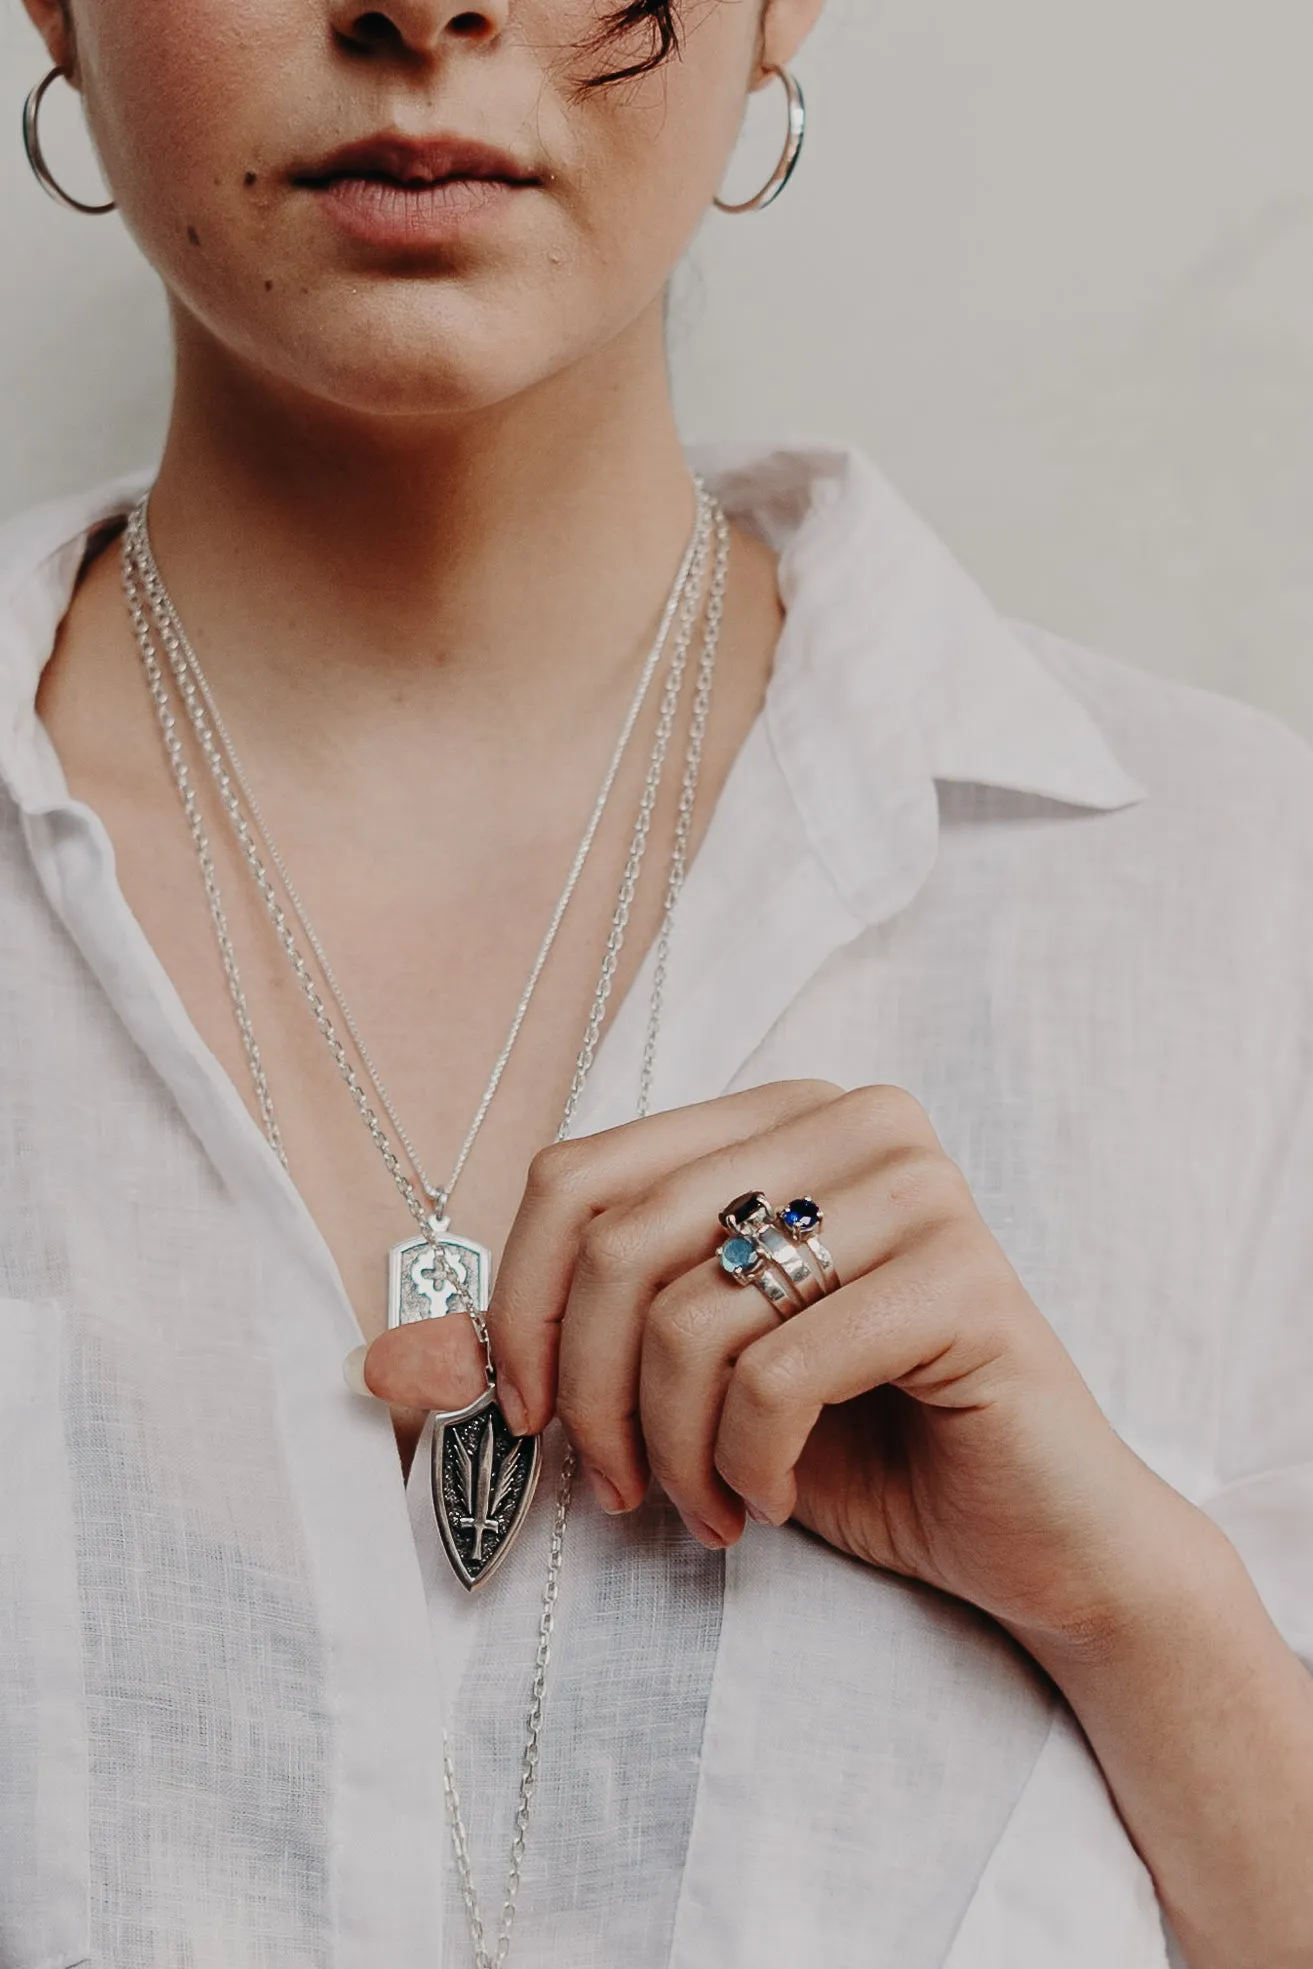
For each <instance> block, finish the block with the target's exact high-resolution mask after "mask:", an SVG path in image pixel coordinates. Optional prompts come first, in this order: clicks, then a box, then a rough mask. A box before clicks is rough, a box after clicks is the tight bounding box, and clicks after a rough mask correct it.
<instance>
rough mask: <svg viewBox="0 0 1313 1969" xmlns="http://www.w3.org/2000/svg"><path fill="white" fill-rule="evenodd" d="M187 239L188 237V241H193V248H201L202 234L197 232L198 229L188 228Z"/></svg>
mask: <svg viewBox="0 0 1313 1969" xmlns="http://www.w3.org/2000/svg"><path fill="white" fill-rule="evenodd" d="M187 237H188V239H189V240H190V241H191V243H192V245H193V246H199V245H200V243H201V236H200V234H199V233H198V232H197V230H196V228H195V226H188V228H187Z"/></svg>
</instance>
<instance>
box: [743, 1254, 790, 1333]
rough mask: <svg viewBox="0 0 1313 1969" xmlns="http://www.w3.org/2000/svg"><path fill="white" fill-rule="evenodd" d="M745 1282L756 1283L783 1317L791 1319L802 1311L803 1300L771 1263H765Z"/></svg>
mask: <svg viewBox="0 0 1313 1969" xmlns="http://www.w3.org/2000/svg"><path fill="white" fill-rule="evenodd" d="M743 1283H744V1284H745V1285H755V1286H756V1288H757V1290H758V1292H759V1293H760V1294H761V1296H762V1298H763V1299H765V1300H766V1301H767V1303H768V1304H769V1305H771V1306H773V1307H774V1309H775V1311H776V1312H777V1313H778V1314H779V1316H780V1318H781V1319H786V1320H790V1319H792V1318H793V1315H794V1314H795V1313H800V1312H801V1311H802V1301H801V1300H800V1299H799V1297H798V1295H797V1293H796V1292H795V1291H794V1289H793V1287H792V1285H790V1283H789V1281H788V1279H787V1278H784V1277H782V1276H781V1275H780V1273H779V1272H777V1271H776V1269H775V1267H774V1265H772V1264H770V1263H766V1264H763V1265H762V1266H761V1269H760V1270H759V1271H756V1272H753V1273H752V1275H751V1276H750V1277H748V1278H745V1279H744V1281H743Z"/></svg>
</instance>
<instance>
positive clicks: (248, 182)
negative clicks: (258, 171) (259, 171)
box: [242, 171, 256, 189]
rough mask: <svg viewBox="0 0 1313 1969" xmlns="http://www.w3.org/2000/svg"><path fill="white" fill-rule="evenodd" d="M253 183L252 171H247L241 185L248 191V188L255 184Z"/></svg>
mask: <svg viewBox="0 0 1313 1969" xmlns="http://www.w3.org/2000/svg"><path fill="white" fill-rule="evenodd" d="M255 181H256V179H255V172H254V171H248V172H247V174H246V176H245V177H244V178H243V179H242V183H243V184H244V185H246V186H247V188H248V189H249V188H250V186H251V185H253V184H254V183H255Z"/></svg>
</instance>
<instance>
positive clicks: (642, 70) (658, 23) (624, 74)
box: [588, 0, 679, 89]
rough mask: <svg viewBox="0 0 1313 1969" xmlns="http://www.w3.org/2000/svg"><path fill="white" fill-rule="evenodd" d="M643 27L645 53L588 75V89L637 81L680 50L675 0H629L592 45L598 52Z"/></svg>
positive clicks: (604, 25) (638, 31)
mask: <svg viewBox="0 0 1313 1969" xmlns="http://www.w3.org/2000/svg"><path fill="white" fill-rule="evenodd" d="M644 29H646V31H647V37H648V46H647V50H646V53H644V54H642V55H640V56H639V57H638V59H637V60H635V61H632V62H630V63H629V64H628V66H627V67H625V68H616V69H611V70H609V71H608V72H607V73H606V74H604V75H594V76H590V77H589V80H588V87H589V88H590V89H605V88H609V87H610V86H611V85H612V84H613V83H616V82H636V81H638V80H639V78H640V77H641V76H644V75H651V74H652V73H653V71H654V70H656V69H658V68H660V67H661V66H662V64H663V63H665V62H668V61H669V60H670V58H671V56H672V55H677V54H678V53H679V23H678V21H677V19H676V17H675V0H628V5H627V6H624V7H621V8H619V9H618V11H617V12H616V13H614V14H612V15H611V17H610V19H609V20H607V21H606V22H604V23H603V26H602V29H601V32H600V33H599V34H598V36H597V39H596V42H595V43H594V47H595V49H596V50H597V51H598V52H600V51H601V50H603V49H605V48H609V47H610V46H612V45H613V43H615V42H616V41H626V40H628V39H630V38H631V37H632V36H634V35H637V34H640V33H642V32H643V30H644Z"/></svg>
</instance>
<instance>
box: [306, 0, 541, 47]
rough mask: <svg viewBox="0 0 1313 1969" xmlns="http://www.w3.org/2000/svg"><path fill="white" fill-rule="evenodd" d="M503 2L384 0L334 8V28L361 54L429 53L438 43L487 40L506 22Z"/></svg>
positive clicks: (498, 32) (490, 0)
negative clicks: (374, 4)
mask: <svg viewBox="0 0 1313 1969" xmlns="http://www.w3.org/2000/svg"><path fill="white" fill-rule="evenodd" d="M507 5H508V0H479V4H478V5H476V6H468V5H466V6H455V5H452V4H451V3H450V0H446V4H443V0H384V4H383V5H382V6H379V7H370V8H367V9H365V10H363V11H362V10H361V9H360V8H359V7H358V6H354V5H349V4H348V5H344V6H335V7H334V9H333V11H334V14H335V16H336V18H335V20H334V23H333V25H334V29H335V31H336V33H337V36H338V38H339V40H340V41H341V42H343V43H344V45H345V46H347V47H348V48H351V49H352V50H354V51H355V52H356V53H358V54H365V55H383V56H387V55H394V56H395V55H406V54H411V55H432V54H436V53H437V51H438V50H439V48H440V47H441V46H442V45H443V43H444V42H449V41H453V40H454V41H473V42H478V41H493V40H495V39H496V38H497V36H498V35H499V34H500V33H501V32H502V30H503V29H504V27H505V25H506V12H507Z"/></svg>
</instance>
